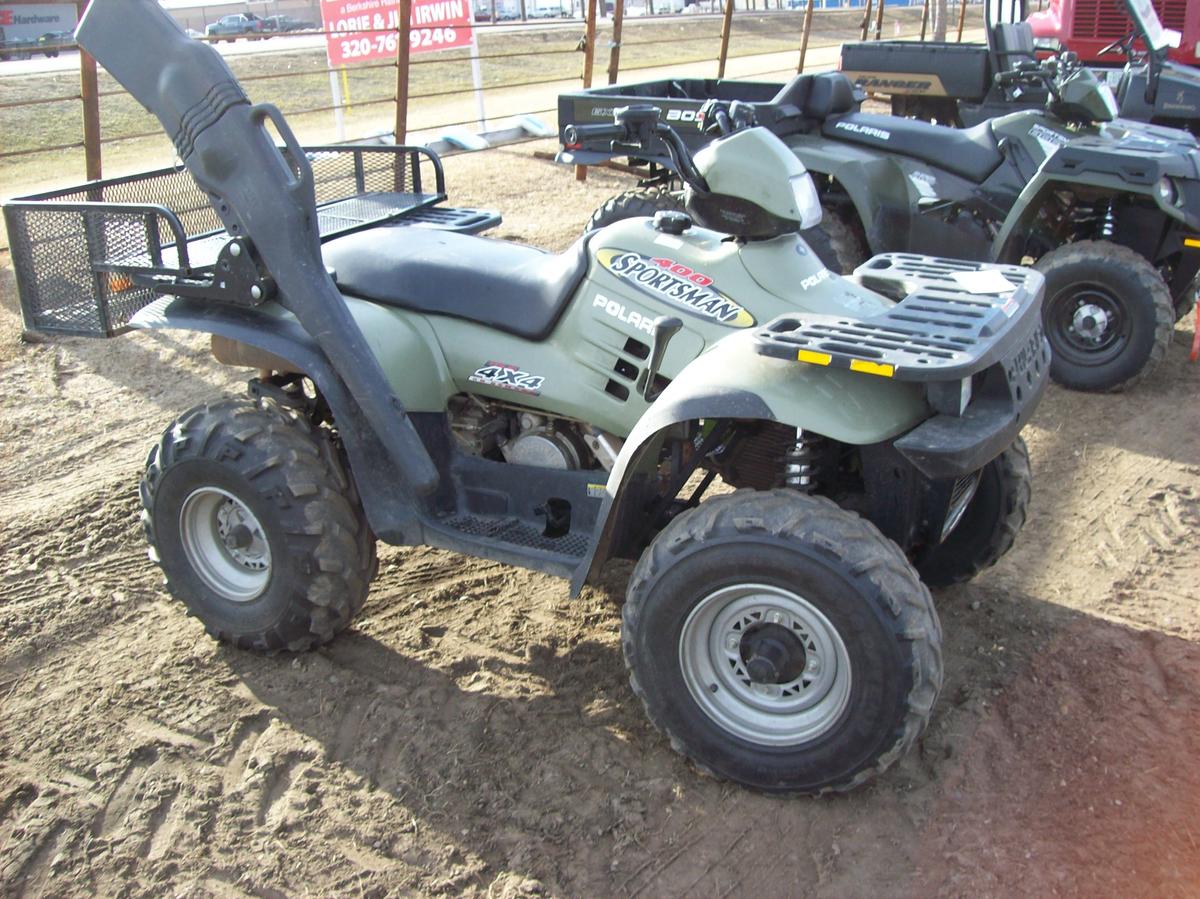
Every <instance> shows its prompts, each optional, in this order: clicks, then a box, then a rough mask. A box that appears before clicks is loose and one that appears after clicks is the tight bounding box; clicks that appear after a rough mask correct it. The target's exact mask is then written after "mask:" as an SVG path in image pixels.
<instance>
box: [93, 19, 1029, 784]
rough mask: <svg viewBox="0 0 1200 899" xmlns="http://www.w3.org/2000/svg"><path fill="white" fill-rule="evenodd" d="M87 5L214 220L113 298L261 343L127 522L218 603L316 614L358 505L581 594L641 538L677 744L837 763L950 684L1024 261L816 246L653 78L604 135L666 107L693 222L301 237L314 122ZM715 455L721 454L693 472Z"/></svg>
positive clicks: (786, 167) (234, 623)
mask: <svg viewBox="0 0 1200 899" xmlns="http://www.w3.org/2000/svg"><path fill="white" fill-rule="evenodd" d="M133 13H138V14H137V15H135V14H133ZM131 27H132V28H133V29H134V33H133V34H130V28H131ZM78 38H79V42H80V44H81V45H82V46H84V47H85V48H86V49H87V50H88V51H89V52H90V53H92V54H94V55H95V56H96V58H97V59H99V60H100V61H101V62H102V63H103V64H104V66H105V67H106V68H107V69H108V70H109V72H110V73H111V74H112V75H113V76H114V77H115V78H116V79H117V80H118V81H119V82H120V83H121V84H123V85H124V86H125V87H126V88H127V89H128V90H129V91H130V92H131V93H132V94H133V95H134V96H135V97H136V98H138V99H139V100H140V101H141V102H142V103H143V104H145V105H146V106H147V107H149V109H150V110H151V111H153V112H154V113H155V114H156V115H157V116H158V117H159V119H160V120H161V121H162V123H163V126H164V128H165V129H166V131H167V132H168V133H169V134H170V135H172V136H173V138H174V141H175V145H176V147H177V148H178V151H179V155H180V158H181V159H182V160H183V162H184V164H186V165H187V167H188V169H189V171H190V172H191V174H192V176H193V177H194V178H195V180H196V182H197V183H198V184H199V185H200V186H201V187H202V188H203V189H204V190H206V191H207V192H208V193H209V195H210V196H211V198H212V202H213V205H214V207H215V209H216V210H217V212H218V213H219V214H220V215H221V216H222V218H223V220H224V222H225V224H226V227H227V229H228V234H227V240H226V243H225V245H224V247H223V248H222V250H221V254H220V257H219V261H218V263H217V265H216V267H215V269H213V270H212V271H211V272H210V273H209V276H208V278H207V280H206V279H205V278H204V277H202V276H201V274H200V273H195V272H193V273H191V274H190V275H188V274H187V273H180V272H171V271H165V270H164V269H163V268H162V267H161V266H144V267H142V268H137V267H134V266H126V267H124V268H121V269H120V270H119V271H114V270H112V269H110V270H109V271H108V274H110V275H111V274H115V275H117V276H119V277H126V278H128V279H130V281H133V282H135V283H137V284H139V285H142V286H146V285H149V286H151V287H153V288H154V289H155V290H156V291H159V292H161V293H162V294H164V295H165V296H164V297H163V298H162V299H160V300H157V301H155V302H153V303H151V304H150V305H148V306H147V307H146V308H144V309H142V310H141V311H140V312H138V314H137V315H136V316H135V317H134V318H133V319H132V322H131V323H132V324H133V325H134V326H135V327H140V328H183V329H192V330H198V331H203V332H209V333H212V334H213V335H214V337H215V338H216V339H217V345H221V346H223V347H224V352H223V355H224V356H225V358H234V359H236V360H237V361H239V362H240V363H241V364H243V365H249V366H253V367H255V368H258V369H260V370H261V372H260V374H259V376H258V377H257V378H255V379H254V380H252V381H251V389H250V394H251V395H250V398H249V399H248V400H236V399H235V400H222V401H219V402H215V403H211V404H206V405H203V406H200V407H197V408H195V409H192V410H190V411H188V412H185V413H184V414H183V415H182V416H181V417H180V418H178V419H177V420H176V421H175V422H174V423H173V424H172V425H171V426H170V427H169V428H168V429H167V430H166V432H165V433H164V434H163V436H162V439H161V440H160V442H159V443H158V445H157V446H156V447H155V448H154V449H153V450H152V451H151V453H150V456H149V460H148V463H147V467H146V472H145V477H144V479H143V480H142V483H141V498H142V503H143V506H144V515H143V520H144V522H145V528H146V535H147V537H148V539H149V542H150V546H151V552H152V555H153V557H154V558H155V559H156V560H157V561H158V564H159V565H161V567H162V569H163V571H164V572H165V574H166V577H167V582H168V585H169V588H170V590H171V592H172V593H173V594H174V595H175V596H176V597H178V598H179V599H180V600H182V601H183V603H185V604H186V605H187V607H188V608H189V609H190V610H191V611H192V612H194V613H195V614H196V615H197V616H198V617H199V618H200V620H201V621H203V622H204V624H205V626H206V627H207V628H208V630H209V631H210V632H211V633H212V634H213V635H215V636H216V637H218V638H220V639H224V640H228V641H230V642H232V643H234V644H236V645H238V646H243V647H253V648H259V649H265V650H273V649H291V650H300V649H305V648H307V647H310V646H312V645H314V644H316V643H321V642H324V641H326V640H329V639H331V638H333V637H334V635H336V634H337V633H338V632H339V631H340V630H342V629H343V628H345V627H346V626H347V625H348V624H349V623H350V621H351V619H352V618H353V617H354V615H355V614H356V613H357V612H358V611H359V610H360V608H361V607H362V604H363V602H364V600H365V598H366V595H367V589H368V585H369V583H370V581H371V579H372V577H373V576H374V574H375V571H376V557H375V541H376V538H377V537H378V538H380V539H383V540H385V541H387V542H389V543H396V544H428V545H434V546H439V547H444V548H447V549H451V550H456V551H460V552H463V553H467V554H472V555H476V556H481V557H485V558H489V559H495V560H500V561H504V562H508V563H511V564H515V565H522V566H528V567H530V568H534V569H539V570H542V571H546V572H550V573H553V574H557V575H560V576H563V577H566V578H570V579H571V588H572V590H573V591H578V590H580V589H581V588H582V587H583V585H584V584H585V583H587V582H589V581H591V580H593V579H594V578H595V577H596V575H597V573H598V572H599V570H600V568H601V566H603V565H604V564H605V562H606V561H608V560H609V559H611V558H614V557H623V558H629V559H637V560H638V562H637V566H636V568H635V569H634V572H633V575H632V578H631V579H630V581H629V587H628V593H627V597H626V602H625V605H624V612H623V624H622V645H623V648H624V653H625V659H626V662H627V664H628V666H629V669H630V672H631V682H632V684H633V688H634V691H635V692H636V693H637V694H638V695H639V696H640V697H641V698H642V700H643V702H644V704H645V707H646V710H647V711H648V713H649V715H650V718H651V719H652V720H653V722H654V723H655V724H656V725H657V726H658V727H659V728H660V729H661V730H662V731H663V732H664V733H666V734H667V735H668V736H669V737H670V739H671V742H672V744H673V745H674V746H675V747H676V748H677V749H679V750H680V751H681V752H683V753H685V754H686V755H687V756H688V757H690V758H691V759H693V760H694V761H695V762H696V763H697V764H698V765H699V766H701V767H702V768H703V769H705V770H707V771H710V772H712V773H714V774H717V775H720V776H723V777H727V778H731V779H733V780H736V781H739V782H741V783H743V784H748V785H751V786H754V787H757V788H760V789H762V790H767V791H778V792H809V793H813V792H821V791H828V790H844V789H849V788H851V787H853V786H855V785H857V784H860V783H862V782H864V781H865V780H867V779H869V778H870V777H871V776H872V775H873V774H875V773H877V772H879V771H881V770H883V769H884V768H886V767H887V766H889V765H890V764H892V763H893V762H894V761H895V760H896V759H897V758H899V757H900V756H901V755H902V754H903V753H904V751H905V750H907V749H908V748H909V747H910V746H911V745H912V743H913V742H914V741H915V740H916V739H917V737H918V736H919V735H920V733H921V731H922V730H923V728H924V726H925V724H926V722H927V720H928V718H929V714H930V711H931V709H932V707H933V704H934V700H935V699H936V697H937V694H938V690H939V688H940V685H941V682H942V662H941V648H940V647H941V630H940V625H939V623H938V617H937V613H936V611H935V609H934V606H933V603H932V601H931V599H930V594H929V591H928V589H927V587H926V586H925V584H924V583H922V581H921V579H920V577H919V576H918V572H920V573H921V574H923V575H924V576H925V578H926V580H927V581H929V582H931V583H950V582H954V581H957V580H960V579H964V578H967V577H970V576H971V575H973V574H974V573H975V572H977V571H978V570H979V569H980V568H982V567H984V566H986V565H988V564H991V563H992V562H994V561H995V560H996V558H998V556H999V555H1000V554H1001V553H1003V552H1004V551H1005V550H1006V549H1007V548H1008V547H1009V546H1010V545H1011V543H1012V540H1013V536H1014V534H1015V532H1016V530H1017V529H1019V527H1020V525H1021V523H1022V522H1023V520H1024V515H1025V504H1026V502H1027V500H1028V497H1029V470H1028V463H1027V457H1026V452H1025V450H1024V447H1023V445H1022V443H1021V440H1020V438H1019V436H1018V433H1019V431H1020V429H1021V427H1022V426H1023V424H1024V423H1025V421H1026V420H1027V419H1028V417H1029V415H1030V413H1031V412H1032V411H1033V409H1034V407H1035V406H1036V405H1037V403H1038V401H1039V399H1040V397H1041V395H1042V391H1043V388H1044V385H1045V383H1046V366H1047V363H1048V348H1047V346H1046V343H1045V340H1044V338H1043V336H1042V334H1041V330H1040V316H1039V303H1040V299H1041V292H1042V278H1041V276H1040V275H1038V274H1037V273H1036V272H1033V271H1030V270H1026V269H1022V268H1018V267H1012V266H992V265H986V264H977V263H956V262H950V261H946V260H940V259H934V258H929V257H921V256H913V255H907V254H894V255H884V256H880V257H877V258H875V259H873V260H871V261H870V262H868V263H867V264H866V265H865V266H863V267H862V268H861V269H860V271H859V273H858V275H856V276H855V277H854V278H851V279H843V278H839V277H837V276H834V275H832V274H831V273H830V272H829V271H828V270H826V269H825V268H824V267H823V266H822V265H821V264H820V262H819V261H817V260H816V259H815V257H814V256H813V254H812V253H811V252H810V251H809V249H808V248H807V247H806V246H805V245H804V243H803V241H802V240H801V238H800V237H799V236H798V234H797V228H798V227H799V226H800V225H802V224H806V225H811V224H813V222H814V221H815V219H816V218H817V217H818V216H819V214H820V207H819V205H818V203H817V198H816V193H815V191H814V188H813V185H812V183H811V181H810V180H809V178H808V176H807V174H806V173H805V172H804V169H803V167H802V166H801V165H800V164H799V162H798V161H797V160H796V159H795V157H794V156H793V155H792V154H790V153H788V152H787V150H786V148H785V147H783V145H782V144H780V143H779V141H778V140H777V139H776V138H775V137H774V136H773V135H771V134H770V133H769V132H768V131H766V130H765V129H748V130H744V131H742V132H740V133H737V134H734V135H731V136H730V137H729V138H727V139H725V140H722V141H720V142H717V143H716V144H714V146H712V147H711V148H709V149H707V150H706V151H705V152H703V153H701V154H698V155H697V156H696V158H695V159H694V160H693V159H692V157H691V156H690V154H689V153H688V151H687V149H686V148H685V147H684V145H683V143H682V142H681V141H680V140H679V139H678V137H677V136H676V135H675V134H674V132H673V131H671V130H670V128H668V127H667V126H665V125H664V124H662V123H661V122H659V121H658V117H657V113H656V112H655V111H653V110H645V109H632V110H626V111H625V112H624V113H623V114H622V115H621V116H620V117H619V118H620V120H621V123H620V124H616V125H613V124H610V125H606V126H604V127H605V131H604V132H603V133H604V134H607V135H609V136H610V139H618V136H619V139H620V140H623V141H636V142H638V143H644V142H649V141H652V140H653V141H659V140H661V141H665V142H666V144H667V145H668V146H670V147H671V152H673V153H674V154H675V156H676V164H677V165H678V167H679V170H680V171H681V172H682V173H684V177H685V179H686V181H687V185H688V187H687V190H688V192H689V197H688V203H687V207H688V208H689V209H691V210H692V211H693V213H694V214H695V215H696V216H697V222H695V223H694V222H693V221H692V220H691V219H690V218H689V217H688V216H687V215H685V214H674V215H664V216H661V217H659V218H658V220H657V221H654V220H650V219H642V220H631V221H623V222H620V223H618V224H616V225H614V226H612V227H610V228H606V229H603V230H601V231H599V232H597V233H592V234H588V235H586V236H584V237H583V238H581V239H580V240H579V241H578V242H577V243H576V244H575V245H574V246H573V247H571V248H570V249H568V250H567V251H566V252H564V253H562V254H559V255H552V254H547V253H543V252H540V251H538V250H534V249H531V248H529V247H524V246H519V245H516V244H511V243H505V242H500V241H494V240H487V239H484V238H478V237H471V236H467V235H461V234H454V233H449V232H444V231H439V230H434V229H422V228H415V227H374V228H366V229H364V230H360V231H358V232H356V233H352V234H349V235H345V236H341V237H338V238H336V239H333V240H330V241H328V242H327V243H325V244H324V246H322V245H321V243H320V237H319V231H318V227H317V223H318V219H319V218H320V215H319V212H318V210H317V209H316V207H315V205H314V188H313V176H312V169H311V166H310V160H309V158H308V156H307V155H306V154H305V153H304V151H303V150H302V149H301V148H300V147H299V146H298V144H297V143H296V141H295V138H294V137H293V135H292V132H291V131H290V130H289V128H288V126H287V123H286V122H285V121H284V119H283V117H282V116H281V115H280V113H279V112H278V110H276V109H275V108H273V107H271V106H261V105H260V106H252V105H251V104H250V103H249V101H248V100H247V99H246V96H245V95H244V94H243V93H242V91H241V89H240V87H239V86H238V84H237V82H236V81H235V80H234V78H233V75H232V74H231V73H230V71H229V69H228V68H227V67H226V65H225V63H224V62H223V61H222V59H221V57H220V56H219V55H217V54H216V53H215V52H214V51H213V50H212V48H210V47H207V46H205V45H203V44H200V43H198V42H195V41H190V40H188V39H187V38H186V37H185V36H184V35H183V33H182V32H181V31H180V30H179V28H178V27H177V26H176V25H175V24H174V22H172V21H171V19H170V18H169V17H167V16H166V15H165V14H164V13H162V12H161V11H160V10H159V8H158V5H157V3H155V2H153V0H94V2H93V4H92V5H91V7H90V8H89V10H88V11H87V13H86V14H85V17H84V20H83V23H82V24H81V25H80V28H79V32H78ZM130 40H134V41H136V43H137V45H138V46H139V47H142V48H143V49H144V50H145V51H146V52H144V53H139V54H136V55H131V54H129V53H127V52H126V51H125V48H126V47H127V46H128V44H129V42H130ZM160 60H161V61H163V62H159V61H160ZM168 61H169V62H168ZM268 125H269V126H270V128H271V129H273V131H274V133H276V134H278V135H279V137H280V138H281V139H282V141H283V147H282V148H280V147H277V145H276V142H275V140H274V138H273V137H272V135H271V133H270V132H269V131H268ZM589 133H590V134H591V136H593V137H595V136H597V135H598V134H599V133H600V132H598V131H596V130H594V129H593V130H592V131H591V132H589ZM369 199H371V198H369V197H364V198H363V201H364V202H367V201H368V200H369ZM703 224H708V225H717V226H720V227H723V228H733V229H735V230H736V232H737V234H738V236H737V237H736V238H734V237H730V236H729V235H728V234H726V233H719V232H717V231H714V230H709V229H708V228H706V227H702V225H703ZM97 238H99V235H97ZM718 476H720V477H722V478H723V479H724V481H725V483H726V484H728V485H731V486H733V487H744V488H750V489H742V490H736V491H734V492H725V493H722V494H720V495H715V496H709V494H710V493H711V492H712V491H711V488H712V486H713V484H714V481H715V479H716V478H717V477H718ZM702 499H703V500H704V501H703V502H701V500H702Z"/></svg>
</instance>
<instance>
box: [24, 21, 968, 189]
mask: <svg viewBox="0 0 1200 899" xmlns="http://www.w3.org/2000/svg"><path fill="white" fill-rule="evenodd" d="M601 2H606V0H586V6H585V15H584V18H583V20H582V21H580V20H564V21H554V22H547V21H546V20H540V21H531V22H527V23H523V22H519V21H518V22H511V23H503V24H501V23H491V24H477V25H476V26H475V28H476V33H477V35H478V45H477V46H478V49H477V52H476V53H475V55H476V56H477V59H478V64H479V66H480V67H481V68H482V70H483V72H484V77H483V81H482V85H481V86H482V89H483V94H482V96H484V97H485V98H486V100H487V102H488V104H490V106H491V109H490V110H489V111H487V112H486V117H487V119H489V120H493V121H494V120H499V119H514V118H519V117H521V116H541V115H546V114H549V113H552V112H553V111H554V109H555V106H554V97H556V96H557V94H558V93H559V92H560V91H562V90H567V89H571V88H572V87H573V86H577V85H578V84H579V82H580V80H582V83H583V85H584V86H585V87H590V86H591V85H592V83H593V79H596V78H599V77H604V78H607V81H608V83H610V84H611V83H614V82H616V81H617V79H618V77H626V78H639V77H650V75H649V73H651V72H654V71H656V70H657V71H662V70H664V69H667V70H679V69H680V68H690V69H691V70H692V71H691V72H689V74H702V75H706V76H708V77H712V76H713V75H715V76H717V77H724V76H727V75H731V76H736V77H761V76H763V75H767V74H773V75H776V76H781V75H783V74H785V73H786V72H788V71H801V70H803V69H804V68H805V67H806V66H811V65H812V64H813V59H812V51H814V50H816V49H818V48H826V47H834V46H837V45H838V44H839V43H840V42H841V41H842V40H845V39H855V38H860V37H861V38H865V37H868V36H874V37H876V38H878V37H880V36H886V37H893V36H900V35H905V36H913V37H916V36H918V35H920V37H921V38H922V39H924V37H925V35H926V32H927V31H928V25H929V10H930V2H931V0H923V4H921V5H918V4H917V3H911V4H910V3H908V2H905V0H902V2H901V3H899V4H895V3H893V2H891V0H889V2H888V3H887V6H886V12H885V7H884V6H883V4H882V2H873V0H851V2H854V3H856V5H855V6H854V7H853V8H849V7H847V6H845V5H843V6H841V7H839V8H837V9H824V10H823V9H822V5H823V4H825V3H827V2H830V0H740V2H742V3H744V4H746V5H743V6H742V7H741V8H739V9H737V10H735V8H734V6H735V2H739V0H732V2H727V3H726V4H725V6H724V7H723V9H721V11H720V13H719V14H713V15H702V14H701V15H694V14H693V15H675V16H649V15H636V16H635V15H626V13H627V9H626V0H607V2H609V3H611V4H612V5H611V13H610V15H609V16H607V17H605V18H604V19H602V18H601V16H600V10H599V9H598V5H599V3H601ZM768 2H769V3H770V4H772V5H773V6H774V8H773V9H767V8H766V7H767V5H768ZM918 2H919V0H918ZM751 3H754V4H761V5H762V6H763V7H764V8H763V9H762V10H757V9H752V8H750V7H749V4H751ZM411 4H412V0H400V10H401V11H400V16H399V21H400V23H401V24H400V28H399V30H398V33H397V40H398V46H399V48H400V52H399V53H398V54H397V57H396V59H395V60H389V61H386V62H374V63H364V64H359V65H356V66H354V67H352V68H342V67H339V68H334V67H331V66H330V65H329V64H328V61H327V59H326V56H325V52H324V39H323V38H324V33H323V32H311V33H309V40H308V41H307V43H306V44H305V41H304V39H303V38H300V39H297V40H295V41H292V43H293V44H304V46H301V47H295V46H289V47H286V48H283V49H278V50H275V49H271V48H270V47H269V46H267V45H256V46H255V49H256V50H257V51H259V52H243V53H240V54H237V55H230V56H227V61H228V62H229V64H230V66H231V68H233V70H234V72H235V74H236V75H237V76H238V77H239V79H240V80H241V81H242V82H243V84H245V86H246V88H247V90H248V91H249V92H250V94H251V95H252V96H253V97H254V99H255V101H256V102H259V101H264V100H265V101H269V102H274V103H276V104H277V105H279V106H280V107H281V108H282V109H283V110H284V112H285V113H286V114H287V115H288V117H289V120H291V122H292V124H293V127H294V128H296V129H297V130H298V131H299V132H300V133H301V134H302V137H303V139H305V140H308V141H310V142H325V141H328V140H330V139H337V138H339V137H343V136H344V135H340V134H331V133H330V131H331V129H332V122H333V120H334V118H335V116H340V118H341V123H342V127H343V128H344V129H346V130H347V131H348V132H350V133H351V136H353V137H356V138H365V137H370V136H373V135H378V134H380V133H384V132H387V133H393V134H395V135H396V138H397V140H399V141H403V140H404V139H405V137H406V136H411V135H412V133H413V132H421V133H425V134H427V133H430V132H433V133H435V134H436V133H437V132H442V131H445V130H447V129H454V128H462V127H464V126H472V125H475V124H476V123H477V122H479V120H480V119H481V118H482V117H483V116H481V114H480V111H479V109H478V108H477V107H476V106H475V105H474V102H473V101H474V97H475V93H474V91H473V90H472V86H471V85H470V84H469V83H464V82H467V81H468V79H467V78H466V77H465V73H466V71H467V67H468V65H469V62H470V56H471V55H472V54H471V53H470V51H465V50H454V51H443V52H440V53H433V54H423V55H420V56H416V55H410V54H409V53H408V52H407V51H408V48H409V46H410V44H409V38H410V35H409V10H410V8H411ZM950 4H951V8H952V9H954V11H955V12H956V13H957V14H958V15H957V26H958V27H957V33H955V29H953V28H951V30H950V37H951V39H954V38H955V37H957V38H958V39H961V37H962V33H963V23H964V22H965V21H966V20H967V13H968V0H957V2H956V0H950ZM785 5H786V7H787V8H784V7H785ZM885 17H886V19H887V21H886V25H887V26H888V27H885ZM580 30H582V36H580ZM885 32H887V33H886V34H885ZM390 33H393V32H389V34H390ZM235 49H237V48H235ZM246 49H247V50H249V46H247V47H246ZM714 50H715V53H714ZM580 55H582V66H581V70H580V68H576V66H577V65H578V62H579V57H580ZM759 62H761V65H767V66H769V68H768V69H767V70H765V71H752V70H751V69H752V68H753V65H754V64H757V63H759ZM732 68H737V70H738V71H736V72H733V71H732ZM75 77H76V76H74V75H72V74H71V73H69V72H58V73H54V74H50V75H42V76H37V77H34V76H32V75H4V74H2V72H0V85H3V88H4V90H3V94H2V96H3V97H4V100H3V101H0V133H3V134H4V135H5V141H4V144H3V146H0V185H3V187H2V188H0V192H2V193H4V194H5V195H11V194H16V193H20V192H22V191H23V190H28V189H29V188H32V187H39V188H45V187H49V186H54V185H55V184H62V183H64V182H72V181H78V180H79V178H80V176H83V177H85V178H87V179H88V180H92V179H95V178H99V177H101V175H102V169H103V167H104V166H108V167H109V168H110V170H111V169H138V168H140V169H145V168H152V167H155V166H156V165H158V164H161V163H162V162H163V161H169V159H170V158H171V156H172V155H173V154H172V151H171V150H170V148H169V144H167V142H166V140H165V138H164V137H163V135H162V132H161V130H160V129H159V127H158V124H157V122H156V121H155V120H154V119H153V118H151V117H150V116H149V115H148V114H147V113H145V112H144V110H142V109H141V107H140V106H138V104H137V103H136V102H135V101H134V100H133V99H132V98H131V97H129V96H128V95H127V94H126V93H125V92H124V91H123V90H122V89H121V88H120V86H119V85H117V84H116V83H115V82H114V81H112V79H111V78H109V77H108V76H107V74H106V73H103V72H98V71H97V67H96V64H95V62H94V61H93V60H92V59H91V57H90V56H88V55H87V54H86V53H84V52H82V51H81V52H80V53H79V72H78V76H77V77H78V81H77V82H75V81H74V79H75ZM331 79H332V82H333V88H334V89H333V92H332V94H331ZM318 98H319V99H318ZM110 173H111V171H110Z"/></svg>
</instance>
